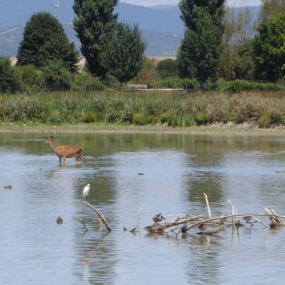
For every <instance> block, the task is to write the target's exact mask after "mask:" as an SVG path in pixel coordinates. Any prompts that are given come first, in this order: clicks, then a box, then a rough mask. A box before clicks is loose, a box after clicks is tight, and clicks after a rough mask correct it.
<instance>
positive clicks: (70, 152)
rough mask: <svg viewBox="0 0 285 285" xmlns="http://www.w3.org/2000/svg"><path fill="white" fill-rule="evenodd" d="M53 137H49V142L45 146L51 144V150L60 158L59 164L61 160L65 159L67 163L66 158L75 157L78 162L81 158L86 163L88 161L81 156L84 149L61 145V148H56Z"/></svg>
mask: <svg viewBox="0 0 285 285" xmlns="http://www.w3.org/2000/svg"><path fill="white" fill-rule="evenodd" d="M52 139H53V136H51V137H50V139H49V138H48V137H47V140H46V141H45V142H44V144H49V145H50V148H51V150H52V151H53V152H54V153H55V154H56V155H57V156H58V157H59V162H60V163H61V159H62V158H63V161H64V163H65V159H66V158H72V157H73V156H75V158H76V160H77V161H79V158H80V159H81V160H83V161H84V162H86V159H85V158H84V157H83V156H81V155H80V153H81V151H83V148H82V147H81V146H79V145H67V146H65V145H61V146H55V145H54V143H53V141H52Z"/></svg>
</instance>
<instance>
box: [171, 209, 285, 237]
mask: <svg viewBox="0 0 285 285" xmlns="http://www.w3.org/2000/svg"><path fill="white" fill-rule="evenodd" d="M246 216H253V217H273V218H274V217H277V216H278V217H279V218H285V216H279V215H273V214H242V215H231V216H227V215H225V216H217V217H212V218H208V219H204V220H199V222H196V223H194V224H192V225H190V226H188V227H187V229H186V231H189V230H190V229H192V228H194V227H196V226H198V225H199V224H201V223H209V222H214V221H216V222H215V223H217V222H220V223H223V222H225V221H226V220H228V219H233V218H242V217H246ZM177 235H178V234H177Z"/></svg>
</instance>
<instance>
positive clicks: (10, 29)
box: [0, 0, 260, 56]
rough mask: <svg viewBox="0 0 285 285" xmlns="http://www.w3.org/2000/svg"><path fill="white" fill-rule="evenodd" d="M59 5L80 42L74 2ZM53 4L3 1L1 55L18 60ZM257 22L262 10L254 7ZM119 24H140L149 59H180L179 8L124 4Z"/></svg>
mask: <svg viewBox="0 0 285 285" xmlns="http://www.w3.org/2000/svg"><path fill="white" fill-rule="evenodd" d="M58 1H59V5H60V7H59V17H60V22H61V23H62V24H63V26H64V29H65V32H66V34H67V35H68V37H69V39H70V41H74V42H75V43H76V47H77V48H78V49H79V44H80V43H79V41H78V39H77V38H76V36H75V32H74V30H73V26H72V20H73V19H74V17H75V14H74V12H73V9H72V5H73V0H58ZM53 2H54V1H53V0H50V1H46V0H2V1H0V55H7V56H8V55H9V56H16V54H17V48H18V45H19V43H20V41H21V40H22V33H23V31H24V27H25V24H26V22H27V20H28V19H29V18H30V16H31V15H32V13H35V12H39V11H48V12H51V13H52V12H53ZM251 8H252V10H253V12H254V14H255V16H254V18H256V16H257V14H258V12H259V9H260V7H259V6H256V7H251ZM115 12H116V13H118V14H119V21H120V22H125V23H131V24H132V23H138V24H139V25H140V29H141V30H142V31H143V37H144V39H145V40H146V42H147V49H146V55H147V56H176V51H177V49H178V47H179V45H180V43H181V40H182V38H183V34H184V26H183V22H182V20H181V19H180V14H181V11H180V10H179V7H178V6H175V5H156V6H151V7H143V6H138V5H131V4H127V3H123V2H120V3H119V4H118V6H117V7H116V9H115Z"/></svg>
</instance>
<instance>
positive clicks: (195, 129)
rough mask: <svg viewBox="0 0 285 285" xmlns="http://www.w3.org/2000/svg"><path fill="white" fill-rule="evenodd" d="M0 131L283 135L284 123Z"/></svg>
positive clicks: (9, 126) (11, 126)
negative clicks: (261, 125)
mask: <svg viewBox="0 0 285 285" xmlns="http://www.w3.org/2000/svg"><path fill="white" fill-rule="evenodd" d="M0 132H42V133H45V132H46V133H58V132H69V133H70V132H131V133H137V132H140V133H144V132H145V133H152V132H156V133H173V134H175V133H177V134H181V133H187V134H188V133H193V134H196V133H220V134H233V133H240V134H258V135H260V134H264V135H269V134H270V135H285V125H283V124H280V125H277V124H272V125H271V126H270V127H269V128H260V127H259V126H258V124H257V122H256V121H251V122H244V123H234V122H227V123H222V122H216V123H211V124H207V125H201V126H192V127H171V126H167V124H162V125H158V124H156V125H144V126H136V125H123V124H103V123H93V124H82V123H81V124H76V125H72V124H63V125H58V126H56V125H54V126H51V125H47V124H34V123H26V124H21V123H1V124H0Z"/></svg>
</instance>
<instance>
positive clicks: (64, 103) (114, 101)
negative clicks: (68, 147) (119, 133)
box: [0, 91, 285, 131]
mask: <svg viewBox="0 0 285 285" xmlns="http://www.w3.org/2000/svg"><path fill="white" fill-rule="evenodd" d="M284 98H285V97H284V96H283V92H263V93H246V92H242V93H236V94H230V93H218V92H208V93H207V92H206V93H201V92H197V93H187V92H159V91H148V92H126V91H125V92H124V91H122V92H119V91H112V92H111V91H97V92H87V93H85V92H80V93H79V92H68V93H66V92H56V93H45V94H36V95H31V96H24V95H6V96H1V97H0V128H1V129H5V128H6V129H9V128H13V129H14V128H24V129H26V128H27V127H28V126H29V128H34V129H37V128H47V127H48V128H50V127H51V128H58V129H59V128H61V129H62V128H67V129H80V128H82V129H90V130H92V129H110V130H111V129H115V130H135V131H136V130H145V129H147V130H149V131H154V130H155V131H156V130H161V131H164V130H169V129H174V128H176V129H178V130H180V129H181V130H183V131H185V130H186V129H187V128H190V127H191V129H193V128H194V127H195V128H196V127H199V126H204V127H203V128H204V129H205V128H207V127H208V128H213V127H215V128H220V127H218V125H219V126H222V127H223V129H226V128H227V126H228V128H230V129H235V128H240V129H241V128H242V129H253V128H257V127H259V128H269V127H278V126H279V127H282V126H283V124H285V99H284ZM245 123H247V124H246V126H244V124H245Z"/></svg>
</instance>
